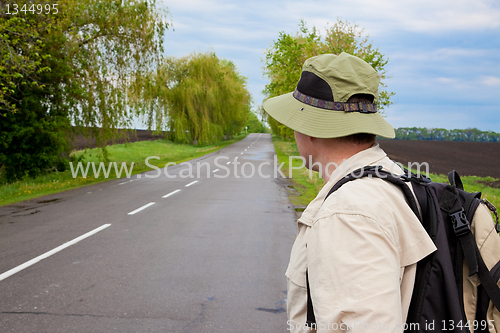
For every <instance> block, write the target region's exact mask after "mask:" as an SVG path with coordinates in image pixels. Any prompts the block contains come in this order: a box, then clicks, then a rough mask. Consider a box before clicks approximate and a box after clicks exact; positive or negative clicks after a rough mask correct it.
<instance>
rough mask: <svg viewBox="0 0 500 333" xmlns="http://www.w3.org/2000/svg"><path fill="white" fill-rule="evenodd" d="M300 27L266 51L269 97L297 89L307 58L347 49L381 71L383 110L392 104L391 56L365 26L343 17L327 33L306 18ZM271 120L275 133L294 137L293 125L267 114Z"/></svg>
mask: <svg viewBox="0 0 500 333" xmlns="http://www.w3.org/2000/svg"><path fill="white" fill-rule="evenodd" d="M299 28H300V29H299V30H300V31H299V32H297V33H296V34H295V35H290V34H287V33H285V32H280V33H279V38H278V39H277V40H276V41H274V42H273V44H272V46H271V47H270V48H269V49H267V51H266V55H265V59H264V62H265V65H264V75H265V76H267V77H268V78H269V84H267V85H266V86H265V89H264V94H265V96H266V98H270V97H274V96H278V95H282V94H285V93H288V92H290V91H293V90H294V89H295V87H296V85H297V82H298V81H299V79H300V75H301V69H302V65H303V64H304V61H305V60H306V59H308V58H310V57H313V56H316V55H319V54H324V53H333V54H340V53H342V52H346V53H349V54H352V55H356V56H358V57H360V58H361V59H363V60H365V61H366V62H367V63H369V64H370V65H371V66H372V67H373V68H374V69H375V70H376V71H377V72H378V73H379V74H380V76H381V82H380V88H379V100H378V108H379V110H383V109H384V106H388V105H390V104H392V103H391V101H390V98H391V96H392V95H394V93H393V92H387V91H386V90H385V87H386V85H385V83H384V80H385V79H386V71H385V66H386V65H387V63H388V59H386V58H385V56H384V54H382V53H380V51H379V50H378V48H375V47H374V46H373V44H372V43H371V42H369V40H368V38H369V36H365V34H364V29H360V28H359V26H358V25H355V24H354V25H353V24H350V23H349V22H347V21H342V20H340V19H338V20H337V22H336V23H335V24H334V25H333V26H331V27H329V28H327V29H326V33H325V35H324V36H322V35H321V34H320V33H319V32H318V30H317V29H316V28H315V27H313V28H312V29H309V28H307V27H306V24H305V22H304V21H301V23H300V24H299ZM267 120H268V123H269V125H270V126H271V129H272V130H273V132H274V133H276V134H279V135H280V136H281V137H283V138H285V139H290V138H293V131H292V130H291V129H289V128H288V127H286V126H284V125H283V124H281V123H279V122H277V121H276V120H274V119H272V118H271V117H267Z"/></svg>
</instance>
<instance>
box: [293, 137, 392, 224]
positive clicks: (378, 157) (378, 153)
mask: <svg viewBox="0 0 500 333" xmlns="http://www.w3.org/2000/svg"><path fill="white" fill-rule="evenodd" d="M391 164H393V162H391V160H390V159H389V158H388V157H387V154H386V153H385V152H384V151H383V150H382V148H380V146H379V144H378V143H375V144H374V145H373V146H372V147H370V148H368V149H365V150H363V151H360V152H359V153H357V154H355V155H353V156H351V157H350V158H349V159H347V160H344V162H342V163H341V164H340V165H339V166H338V168H337V169H335V171H333V172H332V175H331V177H330V180H329V181H328V182H327V183H326V184H325V186H323V188H322V189H321V190H320V191H319V193H318V195H317V196H316V198H314V199H313V200H312V201H311V202H310V203H309V205H308V206H307V208H306V209H305V210H304V212H303V213H302V216H301V217H300V218H299V219H298V223H302V224H305V225H307V226H312V223H313V221H314V219H315V217H316V215H317V214H318V212H319V210H320V208H321V205H322V204H323V201H324V200H325V198H326V195H327V194H328V192H329V191H330V189H331V188H332V187H333V185H335V184H336V183H337V182H338V181H339V180H340V179H341V178H342V177H344V176H346V175H347V174H349V173H350V172H352V171H354V170H356V169H359V168H361V167H363V166H366V165H383V166H384V167H385V168H390V167H391Z"/></svg>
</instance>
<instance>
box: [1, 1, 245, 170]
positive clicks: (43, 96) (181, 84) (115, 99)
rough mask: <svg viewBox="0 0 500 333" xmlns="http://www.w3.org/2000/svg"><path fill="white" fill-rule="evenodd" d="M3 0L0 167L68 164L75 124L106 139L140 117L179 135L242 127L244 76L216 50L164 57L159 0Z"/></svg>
mask: <svg viewBox="0 0 500 333" xmlns="http://www.w3.org/2000/svg"><path fill="white" fill-rule="evenodd" d="M23 4H24V6H23V5H19V2H17V1H15V0H5V1H3V3H2V8H0V11H1V12H0V174H2V176H3V177H4V178H6V179H7V180H15V179H20V178H24V177H27V176H36V175H38V174H42V173H47V172H51V171H54V170H60V171H62V170H64V169H65V168H66V166H67V164H68V161H69V160H71V159H72V157H71V154H70V153H71V152H70V149H71V144H70V143H71V142H70V140H71V139H70V138H72V137H74V134H77V133H72V131H75V130H77V131H79V132H81V134H84V135H86V136H92V137H94V138H96V140H97V144H98V145H99V146H100V147H102V156H103V158H106V154H107V151H106V149H105V146H106V144H107V142H109V141H110V140H113V139H115V138H117V137H119V136H120V135H126V133H124V132H123V131H119V129H123V128H131V127H132V126H133V121H134V119H136V118H141V119H144V121H145V122H146V124H147V125H148V127H149V129H152V130H158V131H160V130H162V131H166V133H168V135H169V139H171V140H174V141H177V142H187V143H198V144H209V143H214V142H217V141H219V140H221V139H222V138H224V137H226V138H227V137H231V136H233V135H235V134H238V133H239V132H241V131H242V130H243V129H244V128H245V125H246V122H247V119H249V117H250V116H251V115H250V95H249V93H248V91H247V88H246V78H244V77H243V76H241V75H240V74H239V72H238V71H237V69H236V66H235V65H234V63H232V62H230V61H227V60H224V59H219V58H218V57H217V56H216V55H215V54H214V53H212V52H209V53H205V54H192V55H189V56H186V57H183V58H164V57H163V53H164V48H165V46H166V45H164V34H165V32H166V31H167V30H169V29H170V28H171V24H170V21H169V20H168V9H167V8H166V7H165V8H164V7H162V6H161V2H157V1H156V0H118V1H99V0H58V1H57V2H53V5H52V6H49V7H47V8H46V4H52V3H47V2H46V1H45V2H44V1H40V0H28V1H25V2H23Z"/></svg>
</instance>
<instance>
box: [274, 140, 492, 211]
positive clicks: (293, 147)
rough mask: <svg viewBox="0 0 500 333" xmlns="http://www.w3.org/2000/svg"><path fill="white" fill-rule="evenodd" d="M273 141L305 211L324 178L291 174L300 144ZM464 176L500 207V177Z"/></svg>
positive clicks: (467, 185) (293, 197)
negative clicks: (290, 157) (497, 185)
mask: <svg viewBox="0 0 500 333" xmlns="http://www.w3.org/2000/svg"><path fill="white" fill-rule="evenodd" d="M273 143H274V148H275V150H276V155H277V156H278V163H279V164H281V163H284V165H283V167H282V168H281V171H282V173H283V174H284V175H285V176H287V177H289V179H288V181H289V183H290V185H288V186H289V191H288V193H289V198H290V201H291V202H292V204H293V205H294V206H295V210H297V211H302V210H303V209H304V208H305V207H306V206H307V205H308V204H309V202H310V201H311V200H313V199H314V198H315V197H316V195H317V194H318V192H319V191H320V190H321V188H322V187H323V186H324V181H323V179H322V178H319V177H318V173H317V172H312V173H311V174H312V177H310V172H309V170H308V169H306V168H304V167H303V168H300V169H292V170H291V171H292V172H291V174H290V169H291V167H293V168H298V167H299V166H300V165H301V164H302V160H300V159H292V163H291V164H290V161H289V156H299V151H298V149H297V144H296V143H295V142H294V141H292V142H290V141H284V140H282V139H280V138H278V137H276V136H273ZM450 171H451V170H450ZM290 176H291V177H290ZM429 177H430V178H431V179H432V181H434V182H440V183H448V177H447V176H446V175H437V174H432V173H430V174H429ZM461 179H462V182H463V184H464V189H465V190H466V191H468V192H481V193H482V196H481V197H482V198H483V199H488V201H490V202H491V203H492V204H493V205H495V207H497V208H498V209H500V188H497V187H491V186H489V184H491V183H493V182H497V183H498V179H494V178H491V177H476V176H463V177H461Z"/></svg>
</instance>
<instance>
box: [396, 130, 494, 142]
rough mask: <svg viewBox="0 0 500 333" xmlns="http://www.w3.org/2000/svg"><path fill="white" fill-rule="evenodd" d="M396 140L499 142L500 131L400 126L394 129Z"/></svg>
mask: <svg viewBox="0 0 500 333" xmlns="http://www.w3.org/2000/svg"><path fill="white" fill-rule="evenodd" d="M395 132H396V139H398V140H436V141H474V142H500V133H496V132H492V131H480V130H478V129H477V128H468V129H452V130H447V129H444V128H425V127H424V128H422V127H411V128H410V127H400V128H396V129H395Z"/></svg>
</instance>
